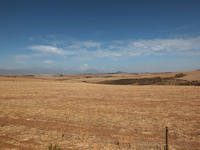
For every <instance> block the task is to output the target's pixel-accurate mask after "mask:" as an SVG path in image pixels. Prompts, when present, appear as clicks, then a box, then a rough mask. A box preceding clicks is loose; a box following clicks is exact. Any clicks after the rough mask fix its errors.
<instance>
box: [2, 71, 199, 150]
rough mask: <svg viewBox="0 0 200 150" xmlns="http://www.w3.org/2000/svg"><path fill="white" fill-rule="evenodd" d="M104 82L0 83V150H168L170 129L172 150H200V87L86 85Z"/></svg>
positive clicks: (69, 78)
mask: <svg viewBox="0 0 200 150" xmlns="http://www.w3.org/2000/svg"><path fill="white" fill-rule="evenodd" d="M143 75H144V76H157V75H158V74H143ZM170 75H174V74H173V73H172V74H162V76H163V77H168V76H170ZM87 76H92V78H86V77H87ZM102 76H108V75H75V76H73V75H64V77H52V76H51V75H46V76H42V75H40V76H39V75H38V76H35V77H24V76H16V77H5V76H1V77H0V149H2V150H7V149H16V150H17V149H20V150H21V149H23V150H30V149H32V150H47V149H48V146H49V145H50V144H51V143H53V144H55V143H57V144H58V145H59V146H60V147H61V148H62V150H70V149H71V150H73V149H74V150H84V149H94V150H97V149H103V150H112V149H113V150H117V149H132V150H138V149H152V150H153V149H161V150H163V149H164V146H165V127H166V126H167V127H168V129H169V133H168V138H169V149H170V150H176V149H180V150H185V149H191V150H196V149H200V140H199V139H200V87H199V86H162V85H148V86H132V85H103V84H90V83H85V82H82V81H88V82H89V81H90V82H94V81H95V82H96V81H101V80H105V79H106V80H107V79H108V78H102ZM109 76H110V75H109ZM112 76H114V77H109V78H111V79H113V78H130V76H131V77H133V76H134V77H133V78H135V77H136V76H138V75H132V74H120V75H114V74H113V75H112ZM122 76H123V77H122ZM140 77H142V75H140ZM55 78H56V79H55Z"/></svg>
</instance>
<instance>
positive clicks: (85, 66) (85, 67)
mask: <svg viewBox="0 0 200 150" xmlns="http://www.w3.org/2000/svg"><path fill="white" fill-rule="evenodd" d="M88 69H90V67H89V66H88V64H84V65H83V66H80V67H79V70H81V71H85V70H88Z"/></svg>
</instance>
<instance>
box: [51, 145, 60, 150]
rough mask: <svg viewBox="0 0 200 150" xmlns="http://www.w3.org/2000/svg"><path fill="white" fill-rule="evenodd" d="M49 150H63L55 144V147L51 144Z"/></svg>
mask: <svg viewBox="0 0 200 150" xmlns="http://www.w3.org/2000/svg"><path fill="white" fill-rule="evenodd" d="M49 150H61V148H60V146H58V145H57V144H55V145H54V146H53V144H50V145H49Z"/></svg>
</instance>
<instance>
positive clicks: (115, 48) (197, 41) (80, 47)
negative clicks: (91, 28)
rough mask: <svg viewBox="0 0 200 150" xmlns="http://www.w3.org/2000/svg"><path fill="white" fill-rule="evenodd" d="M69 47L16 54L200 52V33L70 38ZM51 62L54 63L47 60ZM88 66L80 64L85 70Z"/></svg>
mask: <svg viewBox="0 0 200 150" xmlns="http://www.w3.org/2000/svg"><path fill="white" fill-rule="evenodd" d="M68 43H69V44H68V46H66V47H65V48H59V47H56V46H49V45H33V46H29V47H28V48H27V49H29V50H31V51H33V52H37V53H31V54H29V55H14V56H13V58H14V60H16V62H18V63H23V60H25V59H28V58H37V57H47V56H54V57H62V58H68V60H70V59H76V61H79V60H81V61H82V60H97V59H111V60H118V59H126V58H132V57H139V56H145V55H146V56H147V55H200V36H199V37H195V38H174V39H151V40H121V41H111V42H104V43H100V42H93V41H76V40H74V39H73V40H71V39H70V42H69V41H68ZM46 63H50V62H46ZM86 67H88V66H85V65H84V66H80V69H84V68H86Z"/></svg>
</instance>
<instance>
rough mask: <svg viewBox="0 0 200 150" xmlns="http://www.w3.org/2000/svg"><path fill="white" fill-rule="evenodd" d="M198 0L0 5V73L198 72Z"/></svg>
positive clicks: (42, 0)
mask: <svg viewBox="0 0 200 150" xmlns="http://www.w3.org/2000/svg"><path fill="white" fill-rule="evenodd" d="M199 6H200V1H199V0H190V1H189V0H165V1H164V0H1V1H0V54H1V55H0V69H20V68H31V67H43V68H62V69H65V70H68V69H75V70H78V71H85V70H88V69H97V70H99V71H100V72H113V71H118V70H120V71H125V72H160V71H188V70H195V69H200V59H199V58H200V9H199Z"/></svg>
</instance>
